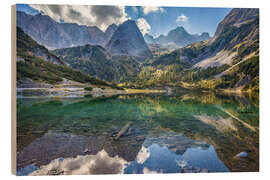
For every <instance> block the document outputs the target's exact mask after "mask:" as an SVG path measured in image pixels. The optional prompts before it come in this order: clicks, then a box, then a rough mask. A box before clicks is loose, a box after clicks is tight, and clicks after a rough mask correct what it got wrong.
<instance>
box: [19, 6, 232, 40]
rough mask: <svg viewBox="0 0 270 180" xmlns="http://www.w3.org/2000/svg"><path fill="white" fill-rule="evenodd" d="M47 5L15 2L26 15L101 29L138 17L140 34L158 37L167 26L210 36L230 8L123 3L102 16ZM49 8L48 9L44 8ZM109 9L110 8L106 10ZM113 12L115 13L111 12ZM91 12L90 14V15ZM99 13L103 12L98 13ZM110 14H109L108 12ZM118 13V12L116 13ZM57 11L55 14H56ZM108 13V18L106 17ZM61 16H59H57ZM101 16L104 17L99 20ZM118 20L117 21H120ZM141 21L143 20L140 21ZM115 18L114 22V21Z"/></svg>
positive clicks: (82, 10)
mask: <svg viewBox="0 0 270 180" xmlns="http://www.w3.org/2000/svg"><path fill="white" fill-rule="evenodd" d="M45 6H48V5H43V6H41V5H30V6H29V5H26V4H21V5H17V10H19V11H24V12H26V13H28V14H32V15H35V14H37V13H39V12H42V13H44V14H46V15H49V16H50V17H52V18H53V19H55V20H58V21H60V19H61V20H63V19H64V21H65V22H71V21H72V22H75V23H78V24H85V25H96V26H98V27H100V28H101V29H103V30H104V29H105V28H106V27H107V26H108V25H109V24H111V23H116V24H119V22H120V23H121V21H123V20H125V19H126V18H129V19H130V18H131V19H133V20H135V21H137V22H139V21H138V19H140V22H141V23H140V24H139V23H138V26H139V25H140V27H139V28H140V29H141V28H142V29H141V31H143V32H144V33H146V32H147V33H149V34H151V35H153V36H155V37H156V36H158V35H160V34H164V35H166V34H167V33H168V32H169V31H170V30H171V29H174V28H176V27H178V26H183V27H184V28H185V29H186V30H187V31H188V32H189V33H192V34H201V33H202V32H208V33H209V34H210V35H211V36H213V35H214V33H215V30H216V28H217V25H218V23H219V22H220V21H221V20H222V19H223V18H224V17H225V16H226V15H227V14H228V13H229V12H230V11H231V8H191V7H139V6H137V7H131V6H126V7H124V8H121V7H119V12H118V10H117V8H118V7H117V8H110V7H107V9H108V10H107V9H106V11H105V12H107V13H106V16H104V11H102V8H99V9H96V8H95V9H94V8H92V9H91V7H89V6H88V7H89V12H90V13H88V14H83V12H85V9H86V8H87V7H86V8H80V7H76V8H74V7H73V6H67V7H64V6H59V7H60V9H63V11H62V12H61V13H59V14H57V13H56V11H53V10H54V9H55V8H52V7H49V8H48V7H45ZM48 9H49V10H48ZM70 9H72V10H75V11H77V12H80V11H81V13H82V16H81V17H78V21H77V20H74V18H72V20H71V18H69V17H70V16H69V14H68V13H69V12H70ZM110 9H112V10H110ZM115 11H117V12H115ZM91 13H92V14H91ZM100 13H103V15H102V14H100ZM110 13H111V14H110ZM117 13H118V14H117ZM56 14H57V15H56ZM91 15H92V16H94V17H98V18H97V19H98V20H95V21H90V20H89V21H88V20H87V19H91ZM110 15H111V17H110ZM61 16H63V17H61ZM102 18H104V20H103V19H102ZM120 19H121V20H120ZM141 20H143V21H141ZM114 21H115V22H114ZM95 23H96V24H95Z"/></svg>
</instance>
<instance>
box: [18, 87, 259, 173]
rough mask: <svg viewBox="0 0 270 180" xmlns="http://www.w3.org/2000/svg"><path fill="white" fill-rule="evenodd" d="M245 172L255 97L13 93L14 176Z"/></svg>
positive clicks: (255, 142)
mask: <svg viewBox="0 0 270 180" xmlns="http://www.w3.org/2000/svg"><path fill="white" fill-rule="evenodd" d="M123 127H127V129H126V131H125V132H124V133H123V134H122V135H121V136H120V137H119V138H118V139H116V138H115V137H116V136H117V134H118V133H119V131H121V129H122V128H123ZM250 171H253V172H254V171H259V100H258V95H249V94H247V95H245V94H224V93H213V92H182V93H169V94H168V93H152V94H151V93H146V94H132V95H131V94H123V95H114V96H109V97H105V96H100V97H93V96H77V97H76V96H74V97H60V98H59V97H48V96H42V95H40V96H32V95H31V94H27V95H23V96H21V95H18V94H17V175H59V174H131V173H136V174H142V173H197V172H200V173H203V172H250Z"/></svg>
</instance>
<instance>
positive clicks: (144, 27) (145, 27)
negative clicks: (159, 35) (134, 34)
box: [137, 18, 151, 35]
mask: <svg viewBox="0 0 270 180" xmlns="http://www.w3.org/2000/svg"><path fill="white" fill-rule="evenodd" d="M137 25H138V28H139V29H140V31H141V33H142V34H143V35H145V34H146V33H148V32H149V31H150V29H151V26H150V25H149V24H148V22H147V21H146V20H145V19H144V18H139V19H137Z"/></svg>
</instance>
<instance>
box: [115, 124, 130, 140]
mask: <svg viewBox="0 0 270 180" xmlns="http://www.w3.org/2000/svg"><path fill="white" fill-rule="evenodd" d="M130 125H131V122H128V123H127V124H126V125H125V126H124V127H123V128H122V129H121V130H120V131H119V132H118V134H117V135H116V137H115V138H114V139H115V140H117V139H119V138H120V137H121V136H122V135H123V134H124V133H125V132H126V131H127V130H128V128H129V126H130Z"/></svg>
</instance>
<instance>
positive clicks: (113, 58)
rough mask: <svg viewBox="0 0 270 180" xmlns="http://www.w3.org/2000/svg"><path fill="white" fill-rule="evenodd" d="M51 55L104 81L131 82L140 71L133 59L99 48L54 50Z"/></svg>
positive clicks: (79, 47)
mask: <svg viewBox="0 0 270 180" xmlns="http://www.w3.org/2000/svg"><path fill="white" fill-rule="evenodd" d="M53 53H54V54H56V55H57V56H59V57H61V58H62V59H63V60H64V61H65V63H67V64H69V65H70V66H71V67H72V68H74V69H78V70H81V71H83V72H85V73H87V74H89V75H91V76H94V77H97V78H99V79H103V80H106V81H115V82H122V81H128V80H132V79H134V78H135V77H136V75H137V74H138V72H139V70H140V67H139V65H140V64H139V62H138V61H137V59H135V58H134V57H132V56H127V55H111V54H110V53H108V52H107V51H106V50H105V49H104V48H103V47H101V46H92V45H85V46H78V47H73V48H64V49H56V50H54V51H53Z"/></svg>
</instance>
